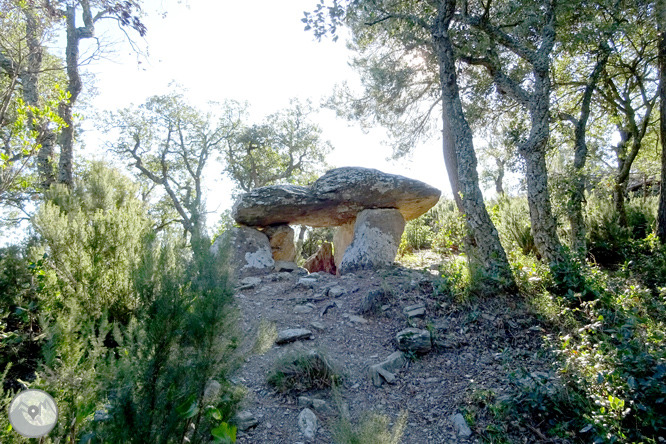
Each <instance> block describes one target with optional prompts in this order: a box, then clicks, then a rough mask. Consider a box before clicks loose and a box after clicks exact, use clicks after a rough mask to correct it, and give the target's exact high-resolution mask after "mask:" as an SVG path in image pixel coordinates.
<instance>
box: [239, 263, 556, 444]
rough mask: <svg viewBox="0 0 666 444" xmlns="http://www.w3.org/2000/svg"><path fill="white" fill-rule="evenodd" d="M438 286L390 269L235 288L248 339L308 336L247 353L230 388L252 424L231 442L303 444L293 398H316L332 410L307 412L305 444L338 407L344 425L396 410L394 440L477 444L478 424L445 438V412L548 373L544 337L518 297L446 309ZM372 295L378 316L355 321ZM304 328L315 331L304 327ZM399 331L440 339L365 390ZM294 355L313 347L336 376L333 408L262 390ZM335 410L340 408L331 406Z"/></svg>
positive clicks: (432, 276)
mask: <svg viewBox="0 0 666 444" xmlns="http://www.w3.org/2000/svg"><path fill="white" fill-rule="evenodd" d="M302 277H310V278H315V279H316V281H315V282H314V283H313V284H312V288H307V286H304V285H302V284H298V281H299V279H300V278H302ZM438 279H439V278H438V276H437V272H436V271H431V270H426V269H421V270H416V269H410V268H405V267H401V266H396V267H394V268H391V269H388V270H380V271H376V272H359V273H357V274H349V275H345V276H333V275H330V274H325V273H314V274H311V275H309V276H308V275H307V274H305V275H304V274H298V273H296V272H295V273H273V274H269V275H265V276H262V277H261V283H259V284H258V285H256V286H254V287H253V288H242V287H241V289H239V291H238V292H237V294H236V300H237V302H238V305H239V307H240V310H241V313H242V328H243V334H244V335H245V336H246V338H250V340H249V341H248V342H253V340H252V339H251V338H256V337H257V332H258V330H259V325H260V324H262V323H263V325H271V324H272V325H275V328H276V330H277V331H278V332H279V331H281V330H285V329H291V328H306V329H309V330H311V331H312V332H313V337H312V339H310V340H304V341H298V342H295V343H291V344H287V345H279V346H278V345H272V347H270V349H269V350H268V351H266V352H265V353H263V354H261V353H256V352H255V353H252V354H251V353H248V357H247V358H246V361H245V364H244V365H243V366H242V368H241V369H240V371H239V373H238V374H237V376H236V378H237V380H236V382H238V383H240V384H242V385H244V386H245V387H247V389H248V394H247V396H246V398H245V400H244V401H243V405H242V407H241V409H242V410H243V411H246V412H250V413H252V414H253V415H254V417H255V418H256V419H257V420H258V425H257V426H256V427H253V428H250V429H248V430H246V431H239V433H238V441H237V442H239V443H288V444H296V443H299V442H301V443H305V442H307V440H306V439H305V437H304V436H303V435H302V434H301V432H300V431H299V427H298V415H299V413H300V412H301V410H302V409H303V407H302V406H299V405H298V401H297V399H298V396H302V395H307V396H311V397H316V398H320V399H323V400H326V401H327V403H328V405H329V406H330V407H332V409H333V410H335V414H331V413H327V412H326V411H324V410H322V409H319V410H315V413H316V415H317V417H318V425H319V428H318V431H317V433H316V435H315V438H314V440H312V441H310V442H315V443H322V444H323V443H333V442H334V441H333V439H332V436H331V433H330V430H331V427H332V424H333V422H334V421H335V420H336V418H337V415H338V412H339V411H340V410H342V411H344V410H345V409H346V410H348V412H349V417H350V418H351V420H352V422H353V423H356V422H357V421H358V420H359V419H360V418H362V417H363V416H364V415H365V414H367V413H369V412H376V413H380V414H384V415H387V416H388V417H389V418H391V421H392V422H393V420H395V418H397V417H398V416H399V415H400V413H401V412H402V411H405V410H406V411H407V413H408V420H407V421H408V424H407V427H406V429H405V432H404V435H403V438H402V441H401V442H402V443H419V444H420V443H449V442H451V443H453V442H461V441H463V442H464V441H468V442H480V433H483V430H484V429H485V427H486V424H484V421H483V420H482V419H481V420H477V421H475V422H476V423H472V424H469V425H470V427H471V429H472V431H473V433H472V435H471V437H469V438H463V437H460V436H457V434H456V432H455V431H454V428H453V423H452V420H451V417H452V415H454V414H456V413H461V412H462V413H464V409H465V408H466V406H469V405H470V402H473V399H474V396H475V394H476V395H478V394H479V393H484V391H488V390H489V391H492V393H494V396H495V398H496V399H501V397H502V396H505V397H506V396H510V394H511V393H513V390H515V384H514V383H512V382H511V380H510V378H509V374H511V373H513V374H517V375H519V376H520V374H521V372H522V374H529V373H531V372H542V374H544V373H548V372H549V371H550V372H551V374H552V370H551V369H550V367H549V364H548V359H547V357H546V356H547V354H544V353H543V352H542V349H543V344H542V341H543V339H542V338H543V336H544V330H543V328H542V327H541V326H540V325H539V322H538V320H537V319H536V318H535V317H534V316H533V315H531V314H530V312H529V310H528V308H527V306H526V303H525V301H524V300H523V299H522V297H520V296H515V297H512V296H501V297H500V296H498V297H494V298H488V297H486V298H483V299H478V298H476V299H474V298H470V300H468V301H463V302H460V301H458V302H456V301H454V300H451V299H450V298H449V299H447V298H446V297H443V296H437V295H436V292H435V291H434V288H436V287H437V280H438ZM336 286H339V287H342V288H344V289H345V290H346V294H344V295H342V296H340V297H338V298H334V297H329V296H328V295H327V294H328V290H329V289H330V288H331V287H336ZM378 288H384V289H385V290H390V296H389V297H388V299H386V300H385V301H383V304H384V306H383V307H382V309H381V310H377V311H376V312H375V313H371V314H365V315H363V316H362V319H361V320H359V319H358V318H356V317H355V315H357V314H358V309H359V306H360V303H361V300H362V298H363V297H364V296H365V295H366V294H367V293H368V292H369V291H371V290H373V289H378ZM416 303H423V304H425V307H426V314H425V316H424V317H423V318H417V319H414V318H411V319H408V318H407V317H406V315H405V314H404V313H403V308H404V307H406V306H409V305H413V304H416ZM304 304H310V308H312V311H310V312H309V313H296V312H295V310H294V308H295V307H296V306H301V305H304ZM326 307H328V308H326ZM363 320H365V322H363ZM359 321H361V322H359ZM312 322H315V323H319V324H320V325H318V326H319V327H320V328H321V327H322V326H323V329H321V330H318V329H316V328H314V327H313V325H312ZM433 326H436V327H437V328H433ZM408 327H416V328H428V327H429V328H430V330H431V331H433V332H436V333H437V335H438V337H440V338H442V340H441V341H439V343H440V346H438V347H435V348H434V349H433V351H431V352H430V353H428V354H425V355H420V356H417V355H411V356H410V358H411V359H410V360H409V361H408V363H407V365H406V366H405V367H404V368H403V369H402V370H401V371H399V372H398V373H397V375H396V376H397V378H396V381H395V383H394V384H388V383H384V384H383V385H382V386H381V387H375V386H374V385H373V384H372V381H371V380H370V377H369V376H368V369H369V366H371V365H373V364H377V363H379V362H381V361H383V360H385V358H386V357H388V356H389V355H390V354H391V353H393V352H395V351H396V350H397V346H396V340H395V337H396V333H398V332H399V331H401V330H403V329H405V328H408ZM255 349H256V348H255ZM299 349H304V350H310V349H317V350H319V351H321V352H322V353H325V354H327V355H328V356H329V357H330V359H331V360H332V361H333V362H334V363H336V364H337V365H338V366H339V368H341V369H342V374H343V376H344V380H343V383H342V387H341V389H340V390H339V393H340V396H339V399H341V400H342V402H340V401H337V402H336V401H335V400H334V399H333V396H332V393H331V391H330V390H318V391H311V392H307V393H298V392H296V393H288V394H283V393H280V392H279V391H277V390H276V389H275V388H273V387H271V386H269V385H268V384H267V383H266V377H267V375H268V374H269V372H270V371H271V369H273V368H274V366H275V363H276V362H277V360H279V358H280V357H281V356H284V355H285V354H286V353H289V352H292V351H294V350H299ZM514 381H515V379H514ZM486 393H487V392H486ZM336 405H337V406H340V405H343V406H344V407H343V408H342V409H340V408H337V409H336ZM515 425H516V428H517V429H518V428H519V429H520V430H508V431H507V433H509V434H511V433H513V432H516V433H519V432H521V431H524V429H522V427H520V426H518V424H515ZM528 432H529V431H528ZM536 432H539V431H538V430H537V431H536Z"/></svg>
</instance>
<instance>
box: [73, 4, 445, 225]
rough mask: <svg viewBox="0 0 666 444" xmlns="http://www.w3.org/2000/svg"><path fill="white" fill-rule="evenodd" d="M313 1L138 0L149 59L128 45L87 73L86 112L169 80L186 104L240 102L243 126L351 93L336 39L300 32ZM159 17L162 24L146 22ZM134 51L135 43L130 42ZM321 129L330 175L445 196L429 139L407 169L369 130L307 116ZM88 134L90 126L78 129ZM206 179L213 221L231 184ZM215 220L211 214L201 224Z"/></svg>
mask: <svg viewBox="0 0 666 444" xmlns="http://www.w3.org/2000/svg"><path fill="white" fill-rule="evenodd" d="M316 3H317V2H316V1H315V0H289V1H275V0H242V1H231V0H190V1H189V5H186V4H176V3H175V1H173V0H171V1H160V0H146V1H145V2H144V10H145V11H146V12H147V13H148V14H149V16H148V17H146V19H145V20H144V23H145V24H146V26H147V28H148V35H147V37H146V41H145V42H144V43H142V44H143V46H144V47H145V46H146V45H147V47H148V53H149V57H148V58H147V60H145V59H144V61H143V62H142V63H140V64H138V63H137V57H136V55H135V54H133V53H131V50H130V48H129V46H128V45H126V44H123V45H120V46H119V47H118V49H117V52H118V54H117V57H116V60H115V62H112V61H108V60H101V61H96V62H94V63H93V64H92V65H90V66H89V67H88V68H87V69H88V70H89V71H91V72H93V73H95V76H96V80H95V82H94V84H95V87H96V88H97V90H98V95H97V96H96V97H95V98H94V100H93V102H92V104H93V105H94V106H95V107H96V108H98V109H102V110H115V109H118V108H123V107H126V106H129V105H130V104H131V103H135V104H140V103H142V102H143V101H144V100H145V99H146V98H147V97H149V96H152V95H155V94H164V93H166V92H168V91H169V88H168V84H169V83H170V82H171V81H172V80H175V81H177V82H178V83H179V84H181V85H183V86H184V87H185V88H187V90H188V93H187V96H188V97H189V99H190V100H191V101H192V103H194V104H196V105H200V106H205V103H206V102H207V101H210V100H212V101H220V102H221V101H223V100H225V99H236V100H241V101H248V102H249V103H250V104H251V109H250V112H251V114H252V117H253V119H255V120H257V121H258V120H260V119H261V118H262V117H263V116H265V115H267V114H270V113H272V112H275V111H277V110H279V109H282V108H285V107H287V106H288V104H289V99H290V98H292V97H299V98H301V99H303V100H305V99H308V98H309V99H311V100H312V101H313V103H315V104H316V103H319V101H320V99H321V98H322V97H325V96H327V95H329V94H330V93H331V91H332V90H333V86H334V85H335V84H336V83H340V82H342V81H344V80H349V81H350V82H351V83H352V84H358V74H357V73H355V72H354V71H352V70H351V68H349V66H348V64H347V62H348V61H349V60H350V58H351V56H352V53H351V52H350V51H348V50H347V48H346V46H345V44H344V42H343V39H342V38H341V39H340V40H339V41H338V42H337V43H333V42H331V41H330V40H323V41H322V42H317V41H316V40H315V39H314V37H313V35H312V33H310V32H306V31H304V30H303V27H304V24H303V23H302V22H301V18H303V11H311V10H313V9H314V6H315V5H316ZM164 9H166V10H167V11H168V14H167V17H166V18H161V17H160V16H158V14H157V13H156V12H157V11H159V10H162V11H163V10H164ZM98 31H102V34H107V35H108V39H113V40H118V39H119V38H120V37H119V36H121V34H120V33H119V32H118V29H117V28H115V27H114V28H110V29H109V30H108V31H103V30H102V29H98ZM140 43H141V42H140ZM312 120H313V121H315V122H317V123H318V124H319V125H320V126H321V128H322V129H323V137H324V139H326V140H330V141H331V143H332V144H333V146H334V151H333V152H332V153H331V155H330V156H329V158H328V162H329V164H331V165H332V166H334V167H341V166H363V167H371V168H377V169H379V170H382V171H385V172H389V173H395V174H401V175H404V176H408V177H412V178H416V179H419V180H422V181H424V182H426V183H429V184H430V185H432V186H435V187H437V188H439V189H441V190H442V191H443V193H448V194H450V188H449V185H448V178H447V176H446V171H445V167H444V160H443V157H442V151H441V140H440V139H438V138H434V139H433V140H432V141H431V142H430V143H428V144H427V146H420V147H418V148H417V149H416V150H415V152H414V156H413V158H412V160H411V161H407V160H403V161H400V162H399V163H393V162H388V161H386V160H385V159H386V158H387V157H388V156H390V154H391V149H390V147H388V146H385V145H383V144H382V143H381V141H382V140H386V135H385V132H384V131H383V130H382V129H381V128H379V129H377V130H374V131H372V132H371V133H370V134H364V133H363V132H362V131H361V130H360V129H359V128H358V127H357V126H349V124H348V123H347V122H346V121H343V120H339V119H337V118H336V117H335V115H334V113H333V112H332V111H329V110H322V111H321V112H320V113H319V114H317V115H315V116H313V117H312ZM85 128H88V129H90V128H91V123H90V122H89V123H87V124H85V125H84V129H85ZM84 142H85V144H86V146H87V148H88V149H87V151H88V152H91V151H92V152H94V151H96V154H95V155H96V156H100V155H102V153H101V152H100V151H99V150H101V149H102V148H98V149H94V148H96V147H102V146H103V141H102V140H101V139H100V136H99V135H98V134H97V133H95V132H94V131H87V132H85V133H84ZM211 175H212V176H213V177H210V178H209V182H208V183H209V187H210V188H211V192H209V193H208V195H207V199H208V207H209V210H210V211H214V212H216V213H219V212H221V211H222V210H224V209H226V208H229V207H230V206H231V204H232V202H231V200H230V194H231V190H230V189H231V183H230V182H229V181H228V180H220V177H221V176H220V174H219V173H218V172H215V173H212V174H211ZM217 219H218V217H217V216H216V215H213V214H211V215H210V216H209V218H208V221H209V225H212V224H214V223H215V222H217Z"/></svg>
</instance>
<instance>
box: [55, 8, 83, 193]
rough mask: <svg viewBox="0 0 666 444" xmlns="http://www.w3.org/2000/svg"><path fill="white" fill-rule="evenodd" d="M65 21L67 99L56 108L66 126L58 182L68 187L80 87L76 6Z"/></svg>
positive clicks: (70, 177)
mask: <svg viewBox="0 0 666 444" xmlns="http://www.w3.org/2000/svg"><path fill="white" fill-rule="evenodd" d="M65 19H66V22H67V27H66V29H67V46H66V48H65V63H66V65H67V80H68V87H67V91H68V92H69V95H70V97H69V101H67V102H64V103H61V104H60V107H59V109H58V112H59V114H60V117H61V118H62V120H63V121H64V122H65V124H66V126H65V127H64V128H63V130H62V132H61V133H60V138H59V141H58V142H59V144H60V161H59V162H58V182H59V183H63V184H65V185H67V186H69V187H71V186H72V185H73V184H74V179H73V176H72V166H73V163H74V118H73V107H74V104H75V103H76V99H77V98H78V97H79V94H80V93H81V89H82V83H81V77H80V76H79V33H78V30H77V28H76V8H75V7H74V6H71V5H69V6H67V11H66V13H65Z"/></svg>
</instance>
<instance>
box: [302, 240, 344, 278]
mask: <svg viewBox="0 0 666 444" xmlns="http://www.w3.org/2000/svg"><path fill="white" fill-rule="evenodd" d="M303 268H305V269H306V270H308V271H309V272H310V273H317V272H319V271H323V272H325V273H330V274H335V273H336V267H335V261H334V260H333V244H331V243H330V242H323V243H322V244H321V245H320V246H319V248H318V249H317V252H316V253H315V254H313V255H312V256H310V257H309V258H307V260H306V261H305V263H304V264H303Z"/></svg>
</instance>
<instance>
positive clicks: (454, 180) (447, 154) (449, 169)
mask: <svg viewBox="0 0 666 444" xmlns="http://www.w3.org/2000/svg"><path fill="white" fill-rule="evenodd" d="M442 106H443V105H442ZM442 141H443V144H442V145H443V151H444V165H445V166H446V174H447V175H448V176H449V183H450V184H451V192H452V193H453V199H454V200H455V202H456V207H458V211H460V212H461V213H464V212H465V211H464V210H463V206H462V198H461V197H460V180H459V179H458V160H457V159H456V142H455V138H454V137H453V133H452V132H451V128H450V126H449V122H448V121H447V120H446V119H444V122H443V124H442Z"/></svg>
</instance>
